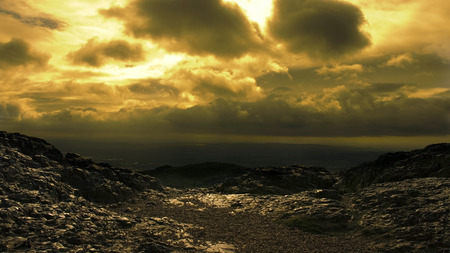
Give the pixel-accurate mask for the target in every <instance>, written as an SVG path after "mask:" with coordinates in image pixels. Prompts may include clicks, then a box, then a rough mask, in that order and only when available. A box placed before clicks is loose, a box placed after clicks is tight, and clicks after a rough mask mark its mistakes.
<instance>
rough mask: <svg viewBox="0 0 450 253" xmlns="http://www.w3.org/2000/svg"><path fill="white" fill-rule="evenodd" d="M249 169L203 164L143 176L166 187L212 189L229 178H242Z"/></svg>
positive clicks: (149, 171)
mask: <svg viewBox="0 0 450 253" xmlns="http://www.w3.org/2000/svg"><path fill="white" fill-rule="evenodd" d="M248 170H249V169H248V168H245V167H242V166H239V165H235V164H228V163H212V162H209V163H201V164H190V165H185V166H181V167H171V166H162V167H159V168H156V169H154V170H146V171H141V173H142V174H146V175H150V176H153V177H156V178H158V179H159V180H161V182H163V183H164V185H167V186H170V187H175V188H193V187H212V186H214V185H215V184H220V183H223V182H225V181H226V180H227V179H229V178H233V177H237V176H241V175H242V174H244V173H245V172H247V171H248Z"/></svg>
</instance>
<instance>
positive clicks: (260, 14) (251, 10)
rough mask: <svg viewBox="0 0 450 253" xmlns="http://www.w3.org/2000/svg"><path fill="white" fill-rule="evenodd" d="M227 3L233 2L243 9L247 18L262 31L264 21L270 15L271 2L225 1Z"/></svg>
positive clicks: (257, 0) (258, 0) (264, 0)
mask: <svg viewBox="0 0 450 253" xmlns="http://www.w3.org/2000/svg"><path fill="white" fill-rule="evenodd" d="M226 1H227V2H235V3H237V4H238V5H239V6H240V7H241V8H242V9H244V11H245V13H246V14H247V16H248V18H249V19H250V20H252V21H254V22H256V23H258V25H259V26H260V27H261V30H263V31H264V29H265V26H266V20H267V18H268V17H269V16H270V15H271V13H272V5H273V2H272V0H226Z"/></svg>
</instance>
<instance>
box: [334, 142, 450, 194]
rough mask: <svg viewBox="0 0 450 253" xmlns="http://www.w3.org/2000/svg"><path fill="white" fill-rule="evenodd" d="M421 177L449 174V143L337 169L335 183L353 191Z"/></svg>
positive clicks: (386, 155)
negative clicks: (346, 168) (337, 180)
mask: <svg viewBox="0 0 450 253" xmlns="http://www.w3.org/2000/svg"><path fill="white" fill-rule="evenodd" d="M422 177H450V143H441V144H434V145H430V146H427V147H425V148H424V149H418V150H413V151H410V152H396V153H388V154H384V155H381V156H380V157H379V158H378V159H377V160H375V161H373V162H368V163H363V164H361V165H359V166H356V167H353V168H350V169H348V170H345V171H342V172H340V173H339V174H338V178H339V183H338V184H337V187H338V188H341V189H345V190H349V191H356V190H359V189H361V188H363V187H367V186H369V185H371V184H375V183H384V182H394V181H402V180H405V179H410V178H422Z"/></svg>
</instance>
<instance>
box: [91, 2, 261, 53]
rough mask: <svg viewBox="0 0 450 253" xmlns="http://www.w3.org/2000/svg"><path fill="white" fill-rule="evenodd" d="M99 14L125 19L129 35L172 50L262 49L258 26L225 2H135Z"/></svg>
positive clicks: (243, 50)
mask: <svg viewBox="0 0 450 253" xmlns="http://www.w3.org/2000/svg"><path fill="white" fill-rule="evenodd" d="M100 13H101V14H103V15H104V16H106V17H116V18H119V19H121V20H123V21H124V22H125V28H126V32H128V33H130V34H132V35H134V36H135V37H137V38H149V39H151V40H153V41H154V42H156V43H158V44H159V45H160V46H161V47H163V48H165V49H166V50H169V51H175V52H184V53H188V54H192V55H215V56H219V57H240V56H242V55H244V54H246V53H248V52H251V51H255V50H258V48H259V47H260V41H261V39H260V38H259V37H258V35H257V32H258V29H257V27H256V25H255V24H251V23H250V21H249V20H248V19H247V17H246V16H245V14H244V13H243V11H242V10H241V9H240V8H239V7H238V5H237V4H233V3H229V2H224V1H222V0H208V1H205V0H190V1H185V0H170V1H167V0H134V1H132V2H131V3H130V4H129V5H128V6H126V7H124V8H121V7H112V8H110V9H107V10H102V11H100Z"/></svg>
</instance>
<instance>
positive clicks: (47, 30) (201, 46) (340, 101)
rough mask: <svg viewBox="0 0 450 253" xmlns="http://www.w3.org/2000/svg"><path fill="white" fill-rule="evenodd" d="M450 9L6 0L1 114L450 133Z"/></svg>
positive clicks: (101, 131)
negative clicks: (449, 42)
mask: <svg viewBox="0 0 450 253" xmlns="http://www.w3.org/2000/svg"><path fill="white" fill-rule="evenodd" d="M449 13H450V3H449V2H448V1H445V0H436V1H435V2H433V4H431V3H430V2H429V1H425V0H420V1H412V0H395V1H387V0H382V1H363V0H347V1H337V0H320V1H309V0H301V1H294V0H274V1H272V0H209V1H203V0H195V1H185V0H174V1H167V0H111V1H102V0H95V1H88V0H81V1H74V0H68V1H52V0H42V1H31V0H18V1H12V0H4V1H0V122H1V125H2V126H3V127H5V130H9V131H25V132H27V131H39V133H40V135H42V136H43V137H45V135H48V136H52V135H60V136H68V135H77V134H81V133H85V134H86V135H90V136H94V137H95V136H112V135H114V134H116V135H117V136H123V138H124V140H126V139H127V138H130V139H133V138H134V139H140V137H142V136H146V138H149V139H151V138H153V137H152V136H158V138H160V139H164V138H172V139H176V140H182V139H183V138H186V139H189V140H192V139H194V138H197V137H198V138H200V137H199V136H208V138H211V139H217V140H226V139H227V138H228V137H230V138H235V137H236V136H239V138H238V137H236V138H237V139H239V140H240V141H242V140H245V139H246V138H247V140H252V141H254V140H255V139H258V140H259V141H261V142H262V141H263V140H265V139H266V140H271V141H273V140H277V138H278V139H279V140H283V141H287V140H288V139H289V138H292V139H295V140H301V138H303V139H308V138H326V139H327V140H329V141H331V140H332V139H333V140H336V141H339V140H342V139H340V138H347V137H351V138H363V139H367V140H369V139H370V140H371V141H372V142H374V138H377V137H378V136H397V137H398V136H409V137H411V138H419V136H420V138H424V136H434V137H436V136H441V137H442V138H447V137H446V136H448V135H449V131H450V130H449V129H450V128H449V121H448V119H449V117H450V115H449V113H448V112H449V111H450V107H449V106H450V105H449V101H450V97H449V94H450V93H449V92H450V91H449V82H450V71H449V70H450V61H449V59H450V46H449V44H448V43H447V42H448V41H450V37H449V36H450V28H449V26H448V24H449V22H450V15H449ZM2 130H3V129H2ZM232 136H234V137H232ZM397 137H396V138H397ZM105 138H106V137H105ZM155 138H156V137H155ZM205 138H206V137H205ZM398 138H400V137H398ZM211 141H213V140H211Z"/></svg>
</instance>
